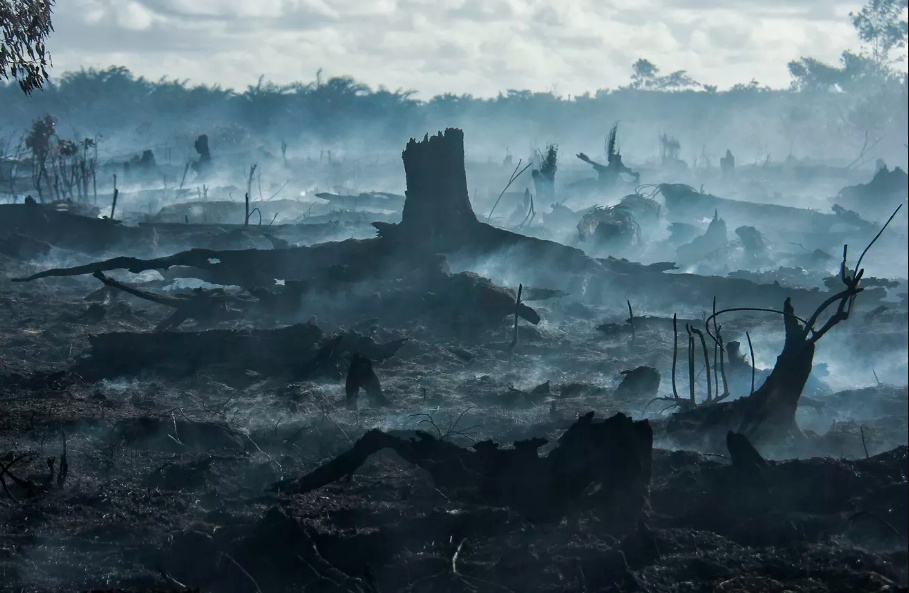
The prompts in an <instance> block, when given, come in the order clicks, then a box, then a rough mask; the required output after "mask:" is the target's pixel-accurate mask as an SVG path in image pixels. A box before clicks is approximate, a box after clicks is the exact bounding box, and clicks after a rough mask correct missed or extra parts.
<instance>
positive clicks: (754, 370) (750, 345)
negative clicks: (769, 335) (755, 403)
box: [745, 332, 757, 395]
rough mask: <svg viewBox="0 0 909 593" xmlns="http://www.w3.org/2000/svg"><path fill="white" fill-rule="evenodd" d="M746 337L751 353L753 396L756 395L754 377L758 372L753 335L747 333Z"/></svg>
mask: <svg viewBox="0 0 909 593" xmlns="http://www.w3.org/2000/svg"><path fill="white" fill-rule="evenodd" d="M745 337H746V338H748V350H750V351H751V395H754V378H755V377H754V375H755V373H756V372H757V371H756V369H755V367H754V346H753V345H752V344H751V334H749V333H748V332H745Z"/></svg>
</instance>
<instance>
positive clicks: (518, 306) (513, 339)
mask: <svg viewBox="0 0 909 593" xmlns="http://www.w3.org/2000/svg"><path fill="white" fill-rule="evenodd" d="M523 291H524V285H523V284H518V296H517V297H515V299H514V329H513V330H512V332H511V344H509V346H508V356H509V357H512V356H513V355H514V349H515V347H516V346H517V345H518V314H519V313H520V310H521V293H522V292H523Z"/></svg>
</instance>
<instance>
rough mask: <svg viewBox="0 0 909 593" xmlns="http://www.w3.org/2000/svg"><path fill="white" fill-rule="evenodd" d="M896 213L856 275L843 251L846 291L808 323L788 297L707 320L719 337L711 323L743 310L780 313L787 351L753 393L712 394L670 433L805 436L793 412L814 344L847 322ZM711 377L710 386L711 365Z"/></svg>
mask: <svg viewBox="0 0 909 593" xmlns="http://www.w3.org/2000/svg"><path fill="white" fill-rule="evenodd" d="M898 211H899V208H897V209H896V210H895V211H894V213H893V214H892V215H891V216H890V218H889V219H888V220H887V222H886V223H885V224H884V226H883V228H882V229H881V230H880V232H879V233H878V234H877V235H876V236H875V237H874V239H872V241H871V242H870V243H869V244H868V246H867V247H866V248H865V250H864V251H863V252H862V254H861V255H860V256H859V259H858V262H857V263H856V265H855V271H851V272H850V270H849V267H848V264H847V257H848V247H846V246H844V247H843V259H842V262H841V264H840V281H841V282H842V284H843V289H842V290H841V291H839V292H837V293H836V294H833V295H831V296H830V297H829V298H828V299H827V300H825V301H824V302H823V303H822V304H821V305H820V306H819V307H818V308H817V309H816V310H815V311H814V313H812V315H811V316H810V317H809V318H808V319H807V320H804V319H802V318H800V317H797V316H796V314H795V310H794V308H793V306H792V302H791V300H790V299H788V298H787V299H786V302H785V303H784V305H783V310H782V311H772V310H767V309H751V308H734V309H725V310H722V311H717V312H715V313H714V314H713V315H711V316H710V317H708V318H707V320H706V322H705V326H706V330H707V333H708V334H710V335H711V336H712V337H714V338H715V336H713V334H711V332H710V324H711V322H712V321H714V319H715V318H716V317H717V316H719V315H722V314H724V313H728V312H732V311H742V310H746V311H747V310H752V311H768V312H774V313H780V314H781V315H782V316H783V326H784V329H785V342H784V344H783V350H782V352H781V353H780V355H779V356H778V357H777V359H776V364H775V365H774V367H773V370H772V371H771V373H770V375H769V376H768V377H767V380H766V381H765V382H764V384H763V385H762V386H761V387H759V388H758V389H757V390H756V391H754V393H752V394H751V395H749V396H747V397H742V398H740V399H738V400H735V401H731V402H718V401H717V400H713V401H710V400H709V397H710V396H709V394H708V401H707V402H703V403H702V404H700V405H696V407H694V408H693V409H691V408H689V409H683V410H682V411H680V412H677V413H676V414H674V415H673V416H672V418H671V419H670V421H669V423H668V425H667V432H668V433H670V434H674V435H678V436H680V435H681V434H682V433H685V432H689V433H693V434H694V435H695V436H696V437H697V438H704V439H707V440H708V441H712V440H714V439H716V438H717V437H722V436H725V434H726V433H727V432H728V431H730V430H731V431H733V432H737V433H741V434H743V435H745V436H746V437H747V438H748V439H749V440H750V441H751V442H754V443H768V442H780V441H781V440H785V439H787V438H793V437H795V438H797V437H801V436H802V433H801V431H800V430H799V427H798V424H797V423H796V420H795V413H796V410H797V409H798V405H799V399H800V397H801V395H802V391H803V390H804V388H805V384H806V382H807V381H808V376H809V375H810V374H811V367H812V364H813V361H814V351H815V345H816V344H817V342H818V341H819V340H820V339H821V338H822V337H823V336H824V335H825V334H826V333H827V332H828V331H830V330H831V329H832V328H834V327H835V326H836V325H838V324H839V323H842V322H843V321H846V320H847V319H849V315H850V313H851V312H852V307H853V304H854V303H855V298H856V296H857V295H858V294H859V293H861V292H862V291H863V290H864V289H863V288H862V287H861V286H860V283H861V280H862V277H863V276H864V274H865V270H864V269H862V268H861V264H862V260H863V259H864V257H865V254H866V253H868V250H869V249H870V248H871V246H872V245H874V243H875V242H876V241H877V239H878V238H879V237H880V236H881V234H882V233H883V232H884V229H886V228H887V226H888V225H889V224H890V222H891V221H892V220H893V218H894V217H895V216H896V213H897V212H898ZM834 305H835V306H836V310H835V311H834V313H833V314H832V315H831V316H830V317H829V318H828V319H827V321H825V322H824V324H823V325H821V326H820V328H818V327H817V325H818V322H819V320H820V317H821V316H822V315H823V314H824V313H825V311H827V310H828V309H829V308H830V307H832V306H834ZM705 348H706V345H705ZM705 354H706V352H705ZM705 362H707V361H705ZM707 377H708V381H709V380H710V368H709V362H708V363H707Z"/></svg>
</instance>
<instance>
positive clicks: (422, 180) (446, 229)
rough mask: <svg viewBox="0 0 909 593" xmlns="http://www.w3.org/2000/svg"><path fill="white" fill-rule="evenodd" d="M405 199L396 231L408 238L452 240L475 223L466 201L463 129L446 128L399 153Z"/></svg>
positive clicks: (451, 241)
mask: <svg viewBox="0 0 909 593" xmlns="http://www.w3.org/2000/svg"><path fill="white" fill-rule="evenodd" d="M402 158H403V160H404V174H405V176H406V178H407V192H406V200H405V202H404V212H403V214H402V216H401V224H400V225H399V226H398V231H399V232H400V233H401V234H403V235H406V236H407V237H408V238H409V239H410V240H413V241H418V242H427V243H433V244H436V245H444V244H447V243H451V244H456V243H457V242H459V241H460V240H461V238H462V237H463V236H464V234H466V233H469V232H470V231H471V230H473V228H474V227H476V225H477V224H478V222H477V217H476V215H475V214H474V212H473V208H472V207H471V205H470V196H469V194H468V191H467V174H466V172H465V168H464V132H463V131H461V130H459V129H455V128H448V129H446V130H445V132H443V133H440V134H437V135H435V136H429V135H428V134H427V135H426V136H425V137H424V138H423V140H422V141H421V142H418V141H417V140H414V139H411V140H410V142H408V143H407V146H406V148H405V149H404V152H403V153H402Z"/></svg>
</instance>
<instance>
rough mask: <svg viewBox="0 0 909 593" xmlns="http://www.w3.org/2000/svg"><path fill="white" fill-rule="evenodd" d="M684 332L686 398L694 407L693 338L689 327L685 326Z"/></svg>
mask: <svg viewBox="0 0 909 593" xmlns="http://www.w3.org/2000/svg"><path fill="white" fill-rule="evenodd" d="M685 331H687V332H688V397H689V399H690V400H691V405H695V400H694V336H693V335H691V326H690V325H688V324H687V323H686V324H685Z"/></svg>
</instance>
